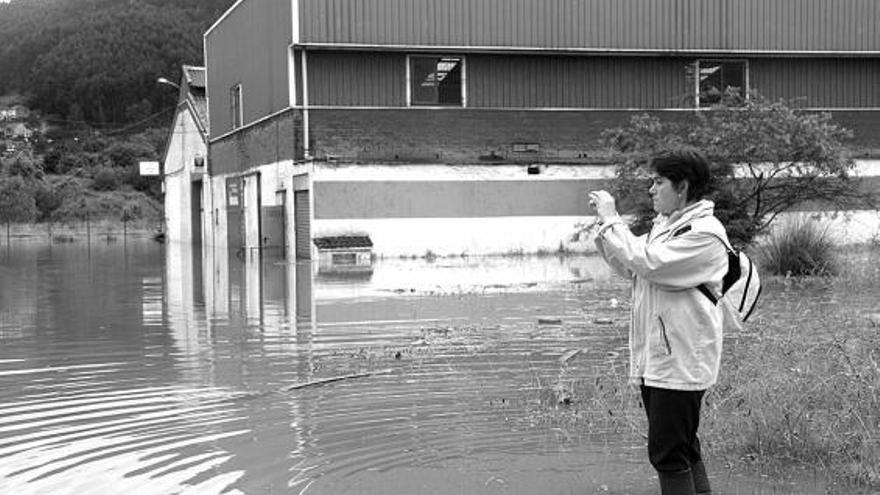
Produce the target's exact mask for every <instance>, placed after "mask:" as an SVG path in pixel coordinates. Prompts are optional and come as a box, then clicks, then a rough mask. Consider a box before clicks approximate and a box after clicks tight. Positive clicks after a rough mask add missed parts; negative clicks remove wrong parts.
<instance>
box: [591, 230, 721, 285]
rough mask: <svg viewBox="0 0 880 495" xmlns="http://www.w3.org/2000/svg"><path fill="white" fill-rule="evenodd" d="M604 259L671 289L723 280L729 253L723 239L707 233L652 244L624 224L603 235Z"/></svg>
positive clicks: (684, 235) (691, 232) (693, 232)
mask: <svg viewBox="0 0 880 495" xmlns="http://www.w3.org/2000/svg"><path fill="white" fill-rule="evenodd" d="M600 236H601V237H602V241H601V242H602V244H603V247H604V256H606V259H607V258H608V257H613V258H615V259H616V260H617V261H618V262H619V263H620V264H622V265H623V266H624V267H626V269H628V270H630V271H631V272H633V273H635V274H636V275H637V276H639V277H642V278H644V279H646V280H648V281H650V282H653V283H656V284H660V285H663V286H666V287H667V288H670V289H690V288H693V287H697V286H698V285H700V284H703V283H708V282H712V281H717V280H721V278H722V277H724V272H725V271H726V270H727V261H726V259H727V254H726V250H725V248H724V245H723V244H722V242H721V240H720V239H718V238H717V237H715V235H713V234H710V233H707V232H699V231H693V230H692V231H689V232H687V233H685V234H682V235H680V236H678V237H674V238H672V239H669V240H666V241H655V242H651V243H648V242H647V237H646V236H640V237H636V236H635V235H633V233H632V232H631V231H630V230H629V227H627V226H626V225H624V224H619V223H618V224H614V225H612V226H610V227H609V228H607V229H605V230H603V231H602V232H601V233H600Z"/></svg>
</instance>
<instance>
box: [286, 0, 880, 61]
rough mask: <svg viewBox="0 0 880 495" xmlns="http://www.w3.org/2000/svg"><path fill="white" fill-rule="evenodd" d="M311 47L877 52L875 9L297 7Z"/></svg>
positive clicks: (328, 1) (675, 4)
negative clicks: (325, 45) (379, 46)
mask: <svg viewBox="0 0 880 495" xmlns="http://www.w3.org/2000/svg"><path fill="white" fill-rule="evenodd" d="M295 1H298V2H300V8H299V15H300V26H299V27H300V30H299V31H300V42H301V43H302V44H305V45H315V46H317V45H321V44H327V45H337V46H338V45H367V46H372V45H381V46H395V45H397V46H403V47H406V46H417V47H462V48H468V47H470V48H474V47H481V48H493V47H494V48H501V47H507V48H523V49H526V48H534V49H556V50H595V51H602V50H610V51H614V50H620V51H627V50H632V51H701V50H703V51H732V52H762V51H768V52H798V51H807V52H809V51H831V52H838V51H840V52H853V53H859V52H866V51H867V52H877V51H880V28H878V26H880V2H878V1H877V0H295Z"/></svg>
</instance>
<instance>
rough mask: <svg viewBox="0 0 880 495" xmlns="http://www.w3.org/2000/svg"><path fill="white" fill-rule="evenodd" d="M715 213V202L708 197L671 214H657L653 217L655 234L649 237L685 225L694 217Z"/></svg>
mask: <svg viewBox="0 0 880 495" xmlns="http://www.w3.org/2000/svg"><path fill="white" fill-rule="evenodd" d="M714 214H715V203H713V202H712V201H710V200H708V199H701V200H699V201H697V202H696V203H693V204H691V205H688V206H686V207H684V208H682V209H680V210H676V211H674V212H672V214H671V215H657V217H655V218H654V228H653V229H652V230H654V231H656V232H657V234H655V235H652V236H651V237H657V236H659V235H661V234H663V233H665V232H668V231H670V230H672V229H676V228H678V227H680V226H683V225H686V224H688V223H690V222H692V221H693V220H694V219H697V218H702V217H707V216H712V215H714Z"/></svg>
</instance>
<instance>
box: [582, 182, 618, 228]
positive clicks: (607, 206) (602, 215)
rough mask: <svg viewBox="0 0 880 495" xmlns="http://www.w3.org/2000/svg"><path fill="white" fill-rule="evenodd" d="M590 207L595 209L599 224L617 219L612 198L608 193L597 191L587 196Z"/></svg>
mask: <svg viewBox="0 0 880 495" xmlns="http://www.w3.org/2000/svg"><path fill="white" fill-rule="evenodd" d="M589 198H590V206H592V207H593V208H596V214H597V215H598V216H599V221H600V222H601V223H606V222H608V221H609V220H611V219H615V218H617V217H618V214H617V207H616V206H615V204H614V196H612V195H611V193H609V192H608V191H604V190H601V189H600V190H598V191H593V192H591V193H590V194H589Z"/></svg>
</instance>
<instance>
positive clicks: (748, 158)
mask: <svg viewBox="0 0 880 495" xmlns="http://www.w3.org/2000/svg"><path fill="white" fill-rule="evenodd" d="M851 135H852V133H851V132H849V131H848V130H846V129H844V128H841V127H840V126H838V125H837V124H835V123H834V122H833V121H832V120H831V115H830V114H822V113H816V112H808V111H801V110H798V109H797V108H796V105H795V104H794V103H791V102H786V101H782V100H780V101H768V100H766V99H764V98H762V97H761V96H760V95H757V94H753V93H750V94H749V98H748V99H746V100H745V101H744V100H743V99H742V98H740V97H739V96H738V95H736V94H729V95H726V97H725V99H724V100H723V101H722V103H721V104H720V105H718V106H716V107H713V108H712V110H711V111H707V112H696V113H695V114H694V115H692V116H689V117H686V118H684V119H682V120H680V121H663V120H661V119H659V118H658V117H656V116H652V115H647V114H645V115H638V116H635V117H633V118H632V119H631V120H630V122H629V124H628V125H626V126H624V127H621V128H615V129H609V130H608V131H606V132H605V133H603V139H604V142H605V144H606V146H607V147H608V148H609V151H610V152H611V156H612V160H613V161H614V162H615V163H616V164H617V169H616V174H617V179H618V180H617V183H616V184H615V189H616V193H617V195H618V197H619V198H621V200H622V201H621V206H622V207H623V208H622V209H623V210H624V211H627V212H629V213H633V214H634V215H635V217H636V225H635V229H634V230H637V229H641V230H645V229H647V228H650V218H651V217H652V216H653V211H652V210H653V208H652V204H651V201H650V198H649V197H648V186H649V184H647V183H646V181H645V180H644V178H643V173H642V172H643V167H644V165H645V164H646V163H647V162H648V160H649V159H650V158H651V157H652V156H653V155H655V154H656V153H658V152H661V151H666V150H669V149H673V148H680V147H692V148H696V149H698V150H701V151H702V152H703V153H705V155H706V157H707V158H708V159H709V160H710V161H711V162H712V167H713V170H712V176H713V179H714V181H713V184H712V186H713V187H712V189H713V194H712V195H711V198H710V199H713V200H714V201H715V206H716V208H715V214H716V216H718V218H719V219H720V220H721V221H722V222H723V223H724V224H725V225H726V226H728V235H729V237H730V238H731V241H732V242H733V243H734V244H736V245H740V246H741V245H744V244H748V243H749V242H751V241H752V239H753V238H754V236H756V235H758V234H761V233H763V232H766V231H767V229H768V228H769V225H770V222H771V221H772V220H773V219H774V218H776V216H777V215H779V214H780V213H782V212H785V211H790V210H791V209H792V208H793V207H794V206H796V205H799V204H802V203H807V202H813V203H819V204H821V205H833V206H836V207H837V208H838V209H851V208H871V207H872V205H873V204H875V203H876V201H877V199H878V197H877V196H876V195H875V194H874V193H872V192H869V191H865V190H864V188H863V182H861V181H860V180H859V179H858V178H857V177H855V175H854V174H853V173H852V172H853V167H854V162H853V161H852V159H851V157H850V156H849V153H848V150H847V149H846V147H845V146H844V144H843V143H844V142H845V141H846V140H847V139H849V138H850V137H851Z"/></svg>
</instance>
